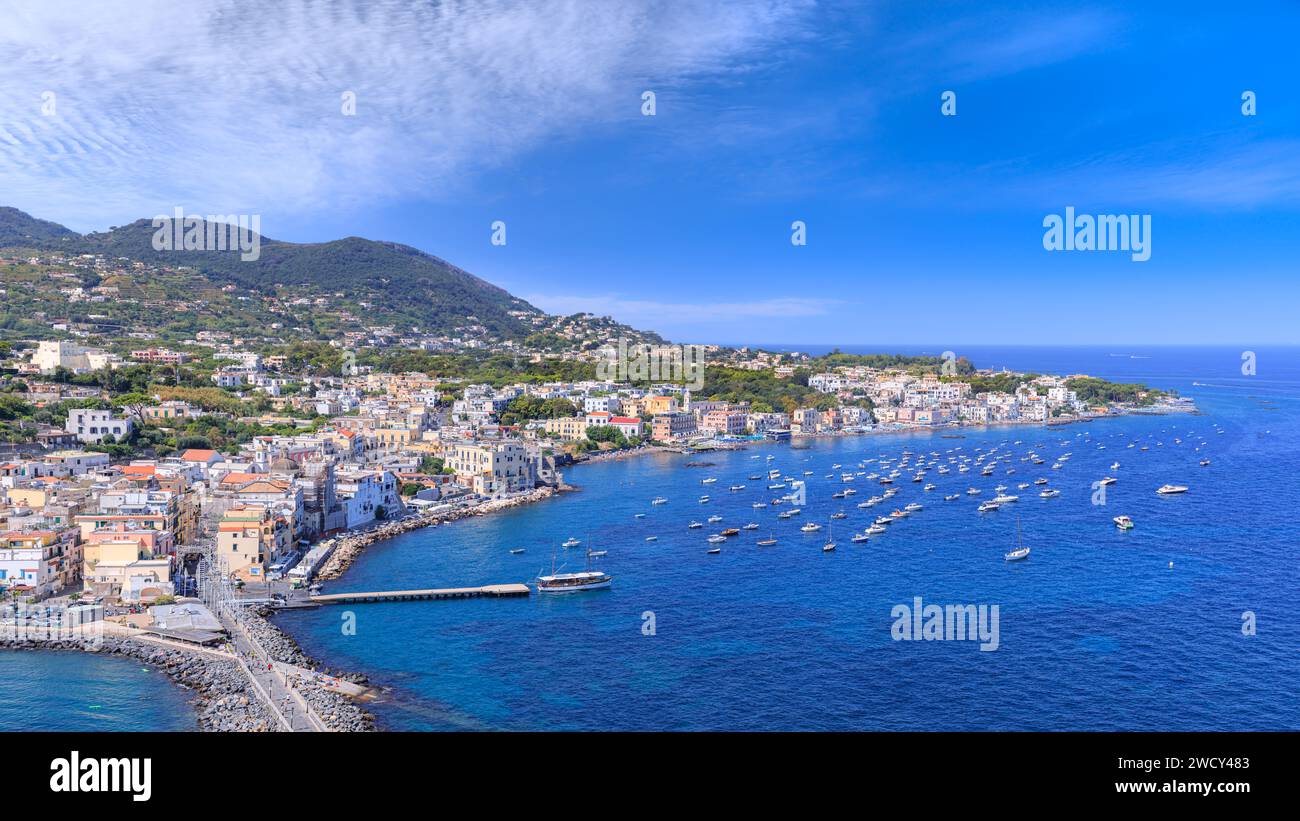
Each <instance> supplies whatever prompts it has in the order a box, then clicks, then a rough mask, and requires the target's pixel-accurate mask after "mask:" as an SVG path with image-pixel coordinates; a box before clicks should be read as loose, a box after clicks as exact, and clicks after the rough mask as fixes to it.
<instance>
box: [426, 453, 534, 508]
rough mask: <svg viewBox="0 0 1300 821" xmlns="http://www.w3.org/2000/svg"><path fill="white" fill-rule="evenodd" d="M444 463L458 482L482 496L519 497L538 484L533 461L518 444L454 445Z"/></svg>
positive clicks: (446, 454)
mask: <svg viewBox="0 0 1300 821" xmlns="http://www.w3.org/2000/svg"><path fill="white" fill-rule="evenodd" d="M443 459H444V463H445V466H446V467H449V468H451V469H452V470H453V471H455V473H456V480H457V481H458V482H460V483H461V484H462V485H464V486H465V487H467V488H469V489H470V490H472V491H473V492H474V493H477V494H478V495H480V496H485V497H497V496H502V495H505V494H509V493H518V492H520V491H524V490H531V489H532V488H534V487H535V486H536V484H537V479H536V474H535V472H534V463H533V460H532V459H531V458H529V456H528V452H527V450H526V448H525V446H524V444H523V443H522V442H520V441H517V440H509V439H507V440H500V441H493V442H472V441H459V442H453V443H450V444H448V445H447V447H446V449H445V450H444V452H443Z"/></svg>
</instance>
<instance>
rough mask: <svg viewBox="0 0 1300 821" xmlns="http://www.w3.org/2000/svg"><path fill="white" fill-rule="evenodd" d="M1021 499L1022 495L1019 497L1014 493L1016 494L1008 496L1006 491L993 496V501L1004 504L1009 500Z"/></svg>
mask: <svg viewBox="0 0 1300 821" xmlns="http://www.w3.org/2000/svg"><path fill="white" fill-rule="evenodd" d="M1019 500H1020V497H1019V496H1016V495H1014V494H1013V495H1010V496H1008V495H1007V494H1005V493H999V494H998V495H997V496H994V497H993V501H994V502H997V503H998V504H1000V505H1004V504H1006V503H1008V502H1016V501H1019Z"/></svg>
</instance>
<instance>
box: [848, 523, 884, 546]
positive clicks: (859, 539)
mask: <svg viewBox="0 0 1300 821" xmlns="http://www.w3.org/2000/svg"><path fill="white" fill-rule="evenodd" d="M880 530H881V532H884V530H885V529H884V528H883V527H882V528H880ZM870 538H871V537H870V536H868V535H867V534H866V533H856V534H854V536H853V538H852V539H849V541H851V542H853V543H854V544H862V543H863V542H865V541H867V540H868V539H870Z"/></svg>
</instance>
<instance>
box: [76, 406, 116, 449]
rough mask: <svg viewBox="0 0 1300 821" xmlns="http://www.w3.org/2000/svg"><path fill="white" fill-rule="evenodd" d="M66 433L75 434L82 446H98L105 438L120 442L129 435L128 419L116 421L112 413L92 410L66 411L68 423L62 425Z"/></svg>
mask: <svg viewBox="0 0 1300 821" xmlns="http://www.w3.org/2000/svg"><path fill="white" fill-rule="evenodd" d="M64 430H66V431H67V432H68V433H75V434H76V435H77V440H78V441H80V442H81V443H83V444H99V443H100V442H102V441H104V437H105V436H110V435H111V436H112V437H113V438H114V439H115V440H119V441H120V440H121V439H122V438H124V437H126V436H130V435H131V430H132V425H131V420H130V419H117V418H115V417H114V416H113V412H112V411H106V410H95V409H93V408H75V409H73V410H70V411H68V421H67V423H66V424H65V425H64Z"/></svg>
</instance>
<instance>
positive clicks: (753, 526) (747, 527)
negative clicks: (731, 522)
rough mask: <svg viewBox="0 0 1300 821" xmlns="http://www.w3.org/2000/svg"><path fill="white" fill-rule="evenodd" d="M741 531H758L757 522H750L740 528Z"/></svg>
mask: <svg viewBox="0 0 1300 821" xmlns="http://www.w3.org/2000/svg"><path fill="white" fill-rule="evenodd" d="M741 530H758V522H750V523H749V524H747V525H745V526H744V527H742V528H741Z"/></svg>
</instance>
